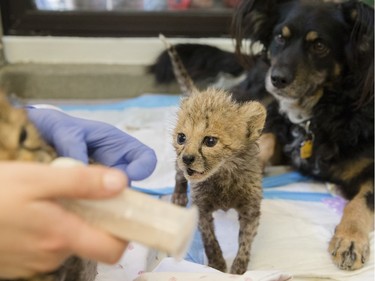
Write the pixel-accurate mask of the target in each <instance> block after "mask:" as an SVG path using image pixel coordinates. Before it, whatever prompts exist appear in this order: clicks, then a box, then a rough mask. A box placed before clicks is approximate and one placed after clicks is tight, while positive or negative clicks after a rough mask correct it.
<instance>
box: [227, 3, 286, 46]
mask: <svg viewBox="0 0 375 281" xmlns="http://www.w3.org/2000/svg"><path fill="white" fill-rule="evenodd" d="M287 2H291V0H248V1H247V0H243V1H241V2H240V4H239V5H238V7H237V8H236V10H235V12H234V15H233V20H232V35H233V37H234V38H235V40H236V50H237V48H238V50H237V51H240V49H241V44H242V40H243V39H250V40H251V41H252V42H253V43H254V42H260V43H262V44H263V45H264V46H265V47H266V48H267V46H268V45H269V43H270V41H271V39H272V30H273V27H274V25H275V24H276V22H277V20H278V18H279V16H280V6H281V5H282V4H284V3H287Z"/></svg>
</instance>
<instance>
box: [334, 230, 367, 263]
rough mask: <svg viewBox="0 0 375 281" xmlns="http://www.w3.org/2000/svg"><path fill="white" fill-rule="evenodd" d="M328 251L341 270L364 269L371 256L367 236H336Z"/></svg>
mask: <svg viewBox="0 0 375 281" xmlns="http://www.w3.org/2000/svg"><path fill="white" fill-rule="evenodd" d="M328 250H329V252H330V253H331V257H332V260H333V263H334V264H336V265H337V266H338V267H339V268H340V269H344V270H356V269H359V268H361V267H363V264H364V263H365V262H366V260H367V259H368V257H369V255H370V245H369V239H368V237H367V236H366V235H361V236H359V235H358V236H357V237H350V236H345V235H342V234H341V235H340V234H335V235H334V236H333V238H332V240H331V242H330V243H329V248H328Z"/></svg>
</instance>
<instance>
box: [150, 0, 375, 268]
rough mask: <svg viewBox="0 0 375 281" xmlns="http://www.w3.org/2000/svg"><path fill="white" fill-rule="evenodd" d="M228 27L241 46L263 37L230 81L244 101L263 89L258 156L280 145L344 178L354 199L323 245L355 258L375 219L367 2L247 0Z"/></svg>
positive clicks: (357, 264)
mask: <svg viewBox="0 0 375 281" xmlns="http://www.w3.org/2000/svg"><path fill="white" fill-rule="evenodd" d="M233 27H234V38H235V39H236V49H237V52H238V53H242V50H241V43H242V41H243V40H244V39H250V40H251V42H260V43H261V44H262V46H263V51H262V52H261V53H260V54H259V55H257V56H254V57H253V62H252V63H253V64H252V65H251V67H250V68H249V70H248V72H247V79H246V80H245V81H244V82H242V83H241V84H239V85H238V86H237V87H235V89H233V91H234V94H235V96H236V93H237V97H238V100H240V101H242V100H247V99H260V100H265V99H267V104H268V108H267V113H268V116H267V120H266V127H265V130H264V134H263V136H262V139H263V142H261V148H262V146H263V147H266V148H267V149H263V153H261V157H262V161H263V162H268V160H269V158H270V157H271V156H273V152H274V151H277V150H276V149H274V148H275V147H276V146H280V147H281V151H282V152H283V157H284V159H286V160H288V161H289V162H288V163H290V164H291V165H292V166H293V167H295V168H296V169H298V170H299V171H301V172H302V173H304V174H307V175H310V176H313V177H315V178H316V179H319V180H322V181H328V182H332V183H335V184H337V185H338V186H339V187H340V189H341V191H342V193H343V195H344V196H346V197H347V198H348V199H349V200H350V201H349V202H348V204H347V205H346V207H345V209H344V214H343V217H342V219H341V221H340V223H339V225H338V226H337V227H336V229H335V233H334V235H333V237H332V239H331V241H330V243H329V247H328V248H329V253H330V254H331V255H332V260H333V262H334V263H335V264H336V265H337V266H338V267H339V268H341V269H345V270H355V269H358V268H361V267H362V266H363V264H364V263H365V262H366V260H367V259H368V257H369V254H370V249H369V233H370V232H371V231H372V230H373V224H374V215H373V212H374V194H373V192H374V101H373V97H374V71H373V68H374V10H373V8H372V7H370V6H367V5H365V4H364V3H362V2H360V1H354V0H350V1H345V2H343V3H333V2H332V1H313V0H308V1H304V0H279V1H277V0H255V1H254V0H244V1H242V2H241V4H240V5H239V7H238V8H237V10H236V12H235V14H234V18H233ZM177 49H178V48H177ZM223 54H224V52H223ZM179 55H180V56H181V57H182V58H183V57H184V54H183V53H179ZM223 57H224V56H223ZM226 58H227V55H226ZM187 59H188V58H185V60H187ZM205 59H206V60H207V63H206V64H204V65H205V66H206V67H207V65H209V60H210V58H209V57H207V56H206V57H205ZM215 59H217V57H216V58H215ZM202 65H203V64H202ZM159 67H160V65H159ZM153 69H156V68H155V66H154V68H153ZM223 71H224V72H225V69H223ZM206 73H208V71H207V70H206ZM259 77H262V78H261V79H259ZM259 81H261V82H259ZM270 98H271V99H273V101H272V102H271V103H269V100H270Z"/></svg>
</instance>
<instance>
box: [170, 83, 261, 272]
mask: <svg viewBox="0 0 375 281" xmlns="http://www.w3.org/2000/svg"><path fill="white" fill-rule="evenodd" d="M265 117H266V111H265V109H264V107H263V106H262V105H261V104H260V103H258V102H246V103H242V104H239V103H236V102H235V101H233V100H232V98H231V95H230V94H229V93H227V92H224V91H220V90H217V89H208V90H206V91H203V92H199V91H193V92H192V93H190V95H189V96H188V97H186V98H184V99H183V100H182V102H181V104H180V109H179V111H178V116H177V124H176V127H175V129H174V133H173V137H174V141H173V145H174V148H175V150H176V153H177V168H178V171H177V176H176V187H175V191H174V194H173V197H172V201H173V202H174V203H175V204H179V205H186V203H187V195H186V179H187V180H188V181H189V182H190V183H191V197H192V203H193V204H195V205H197V206H198V209H199V229H200V231H201V233H202V239H203V244H204V248H205V252H206V255H207V258H208V265H209V266H211V267H213V268H216V269H218V270H221V271H224V272H225V271H226V263H225V260H224V258H223V255H222V251H221V249H220V246H219V243H218V241H217V239H216V237H215V234H214V224H213V217H212V213H213V212H214V211H216V210H219V209H222V210H224V211H227V210H229V209H231V208H233V209H235V210H236V211H237V212H238V219H239V223H240V231H239V241H238V245H239V248H238V252H237V256H236V258H235V260H234V262H233V264H232V267H231V269H230V272H231V273H233V274H242V273H244V272H245V271H246V270H247V266H248V263H249V260H250V248H251V243H252V241H253V238H254V236H255V235H256V232H257V228H258V224H259V217H260V203H261V199H262V189H261V167H260V163H259V161H258V153H259V149H258V144H257V140H258V138H259V136H260V133H261V130H262V129H263V126H264V122H265ZM184 180H185V182H184Z"/></svg>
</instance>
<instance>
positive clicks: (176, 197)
mask: <svg viewBox="0 0 375 281" xmlns="http://www.w3.org/2000/svg"><path fill="white" fill-rule="evenodd" d="M172 203H173V204H175V205H178V206H182V207H186V205H187V203H188V197H187V194H186V193H173V195H172Z"/></svg>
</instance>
